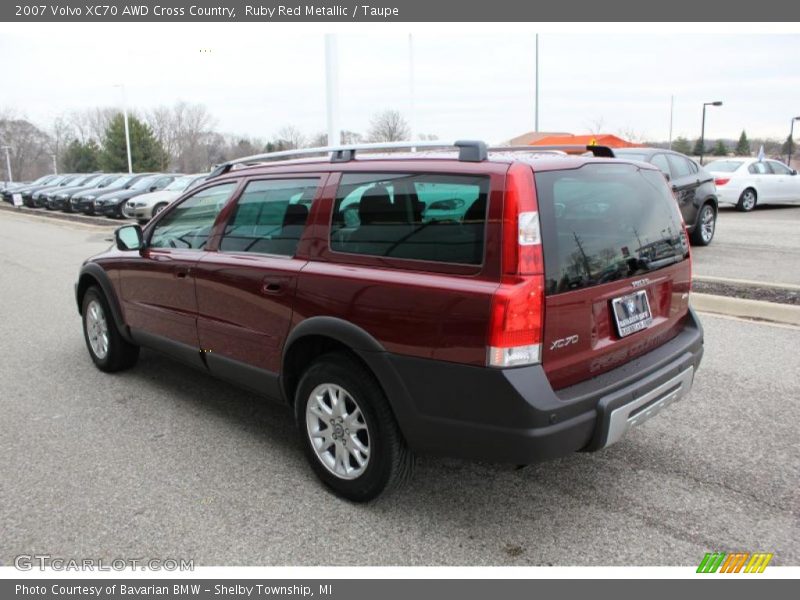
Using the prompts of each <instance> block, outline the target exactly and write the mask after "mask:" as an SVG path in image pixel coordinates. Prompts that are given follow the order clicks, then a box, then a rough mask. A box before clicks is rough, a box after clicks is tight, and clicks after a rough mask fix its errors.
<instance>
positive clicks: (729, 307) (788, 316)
mask: <svg viewBox="0 0 800 600" xmlns="http://www.w3.org/2000/svg"><path fill="white" fill-rule="evenodd" d="M759 285H760V284H759ZM689 302H690V303H691V305H692V307H693V308H694V309H695V310H698V311H700V312H707V313H716V314H721V315H729V316H732V317H742V318H745V319H758V320H761V321H771V322H773V323H784V324H786V325H796V326H800V306H795V305H792V304H778V303H777V302H764V301H763V300H745V299H743V298H730V297H728V296H715V295H713V294H699V293H697V292H692V293H691V295H690V296H689Z"/></svg>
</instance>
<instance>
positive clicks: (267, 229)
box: [219, 178, 319, 256]
mask: <svg viewBox="0 0 800 600" xmlns="http://www.w3.org/2000/svg"><path fill="white" fill-rule="evenodd" d="M318 187H319V179H317V178H303V179H265V180H261V181H251V182H250V183H248V184H247V187H246V188H245V189H244V192H242V195H241V197H240V198H239V200H238V202H237V203H236V211H235V212H234V214H233V217H231V219H230V221H229V222H228V224H227V226H226V227H225V232H224V234H223V236H222V241H221V242H220V246H219V248H220V250H221V251H223V252H257V253H260V254H278V255H281V256H294V254H295V252H296V251H297V246H298V244H299V243H300V237H301V236H302V234H303V230H304V229H305V226H306V221H307V220H308V214H309V211H310V209H311V202H312V201H313V200H314V195H315V194H316V191H317V188H318Z"/></svg>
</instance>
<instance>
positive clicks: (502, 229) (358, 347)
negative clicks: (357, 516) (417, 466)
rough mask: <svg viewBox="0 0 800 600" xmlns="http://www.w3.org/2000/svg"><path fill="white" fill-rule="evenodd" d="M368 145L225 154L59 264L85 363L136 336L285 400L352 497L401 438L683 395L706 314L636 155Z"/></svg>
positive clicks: (379, 472) (663, 188)
mask: <svg viewBox="0 0 800 600" xmlns="http://www.w3.org/2000/svg"><path fill="white" fill-rule="evenodd" d="M375 146H376V145H364V146H358V147H341V148H332V149H330V148H329V149H317V150H316V156H311V155H312V154H313V152H314V151H310V150H306V151H289V152H281V153H273V154H269V155H261V156H255V157H250V158H247V159H240V160H238V161H235V162H234V163H227V164H224V165H221V166H220V167H218V168H217V169H216V170H215V171H214V172H212V174H211V175H210V176H209V177H208V179H207V180H206V181H205V182H203V184H202V185H201V186H198V187H196V188H194V189H192V190H190V191H189V192H187V193H185V194H184V196H183V197H182V198H179V199H178V200H177V201H175V202H174V203H173V204H171V205H170V206H169V207H168V208H166V209H165V210H164V211H163V212H161V213H160V214H158V215H157V216H156V217H154V218H153V220H152V221H151V222H150V223H149V224H148V225H147V227H145V228H144V230H142V229H141V228H139V227H138V226H135V225H131V226H125V227H121V228H120V229H118V230H117V231H116V234H115V235H116V244H115V245H114V247H112V248H111V249H109V250H108V251H106V252H104V253H102V254H100V255H98V256H95V257H93V258H91V259H89V260H88V261H86V262H85V264H84V265H83V267H82V269H81V272H80V277H79V280H78V282H77V284H76V293H77V302H78V309H79V311H80V314H81V316H82V320H83V329H84V334H85V338H86V344H87V347H88V350H89V354H90V356H91V358H92V360H93V361H94V363H95V364H96V365H97V367H98V368H100V369H101V370H103V371H120V370H122V369H127V368H129V367H132V366H133V365H134V363H136V360H137V357H138V355H139V348H140V347H142V346H144V347H147V348H152V349H155V350H160V351H162V352H164V353H166V354H168V355H170V356H172V357H174V358H176V359H179V360H181V361H183V362H185V363H188V364H190V365H193V366H195V367H197V368H198V369H201V370H203V371H206V372H208V373H210V374H212V375H216V376H218V377H221V378H223V379H226V380H229V381H232V382H236V383H238V384H240V385H242V386H244V387H246V388H249V389H251V390H255V391H256V392H258V393H260V394H262V395H263V396H265V397H269V398H272V399H275V400H277V401H280V402H284V403H286V404H288V405H290V406H291V407H292V408H293V410H294V413H295V415H296V420H297V426H298V430H299V435H300V439H301V440H302V445H303V448H304V450H305V453H306V455H307V457H308V461H309V463H310V465H311V467H312V468H313V470H314V471H315V472H316V474H317V475H318V477H319V478H320V479H321V480H322V481H323V482H324V483H325V484H326V485H327V486H328V487H330V488H331V489H332V490H334V491H335V492H336V493H337V494H339V495H341V496H343V497H345V498H348V499H350V500H355V501H366V500H370V499H372V498H374V497H376V496H378V495H379V494H380V493H381V492H383V491H384V490H386V489H389V488H391V487H393V486H396V485H397V484H399V483H402V482H403V481H405V480H407V479H408V478H409V477H410V475H411V472H412V467H413V462H414V458H413V457H414V455H415V454H418V453H428V454H434V455H445V456H454V457H463V458H470V459H480V460H490V461H497V462H509V463H515V464H528V463H531V462H535V461H540V460H543V459H549V458H553V457H558V456H563V455H566V454H569V453H572V452H575V451H578V450H599V449H601V448H605V447H607V446H609V445H610V444H613V443H614V442H616V441H617V440H619V439H620V437H622V436H623V434H624V433H625V432H626V430H628V429H629V428H630V427H631V426H634V425H636V424H638V423H641V422H642V421H644V420H645V419H647V418H648V417H650V416H652V415H653V414H655V413H656V412H658V411H659V410H660V409H661V408H662V407H664V406H666V405H667V404H670V403H672V402H674V401H675V400H677V399H679V398H681V397H682V396H683V395H685V394H686V393H687V392H688V390H689V389H690V387H691V385H692V382H693V378H694V375H695V372H696V371H697V368H698V366H699V363H700V360H701V357H702V354H703V333H702V329H701V326H700V324H699V322H698V320H697V316H696V315H695V313H694V312H693V311H692V309H691V308H690V307H689V291H690V287H691V259H690V250H689V243H688V239H687V236H686V230H685V227H684V224H683V221H682V220H681V215H680V213H679V210H678V207H677V205H676V202H675V199H674V198H673V197H672V195H671V193H670V190H669V188H668V186H667V184H666V182H665V180H664V177H663V176H662V175H661V173H660V172H659V171H658V170H657V169H656V168H655V167H651V166H649V165H646V164H644V163H638V162H631V161H625V160H622V159H607V158H594V157H593V156H588V155H585V156H584V155H580V154H578V155H568V154H566V153H564V152H563V151H558V150H555V149H552V150H547V149H544V150H542V149H536V150H532V149H530V148H528V149H526V150H525V151H520V150H519V149H508V148H506V149H502V150H501V149H498V150H496V151H495V150H490V149H487V147H486V145H485V144H484V143H482V142H472V141H469V142H456V143H455V144H453V145H445V144H443V143H441V142H420V143H414V144H405V145H403V144H389V145H388V148H387V145H384V146H382V148H383V149H384V150H386V149H391V150H392V151H393V152H389V153H387V152H384V153H377V150H380V148H376V147H375ZM410 146H415V147H417V148H416V150H417V152H407V153H398V152H396V150H398V149H400V148H409V147H410ZM433 146H438V148H437V149H434V148H433ZM444 146H447V148H444ZM454 148H455V150H456V151H453V150H454ZM420 149H424V150H425V151H424V152H419V150H420ZM583 150H586V149H585V148H584V149H583ZM590 150H591V151H592V152H594V153H595V154H598V155H602V150H603V149H602V147H593V148H591V149H590ZM302 154H308V155H309V156H310V157H309V156H306V157H305V158H301V155H302Z"/></svg>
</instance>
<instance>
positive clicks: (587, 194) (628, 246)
mask: <svg viewBox="0 0 800 600" xmlns="http://www.w3.org/2000/svg"><path fill="white" fill-rule="evenodd" d="M536 193H537V197H538V199H539V208H540V211H541V214H542V220H543V222H542V237H543V240H544V244H545V247H544V251H545V252H544V255H545V261H546V263H545V277H546V288H547V293H548V294H558V293H561V292H567V291H570V290H575V289H579V288H585V287H590V286H593V285H599V284H601V283H606V282H609V281H615V280H617V279H624V278H628V277H634V276H638V275H641V274H643V273H648V272H650V271H654V270H656V269H660V268H662V267H666V266H668V265H671V264H673V263H676V262H679V261H681V260H683V259H684V258H688V256H689V245H688V240H687V239H686V236H685V234H684V230H683V224H682V222H681V216H680V213H679V212H678V206H677V204H676V202H675V199H674V198H673V197H672V194H671V192H670V189H669V187H668V186H667V185H666V183H665V181H664V177H663V175H662V174H661V173H660V172H659V171H655V170H652V169H640V168H638V167H635V166H633V165H626V164H621V163H611V164H608V165H600V164H588V165H584V166H583V167H581V168H579V169H570V170H563V171H542V172H540V173H537V174H536Z"/></svg>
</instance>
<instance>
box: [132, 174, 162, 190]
mask: <svg viewBox="0 0 800 600" xmlns="http://www.w3.org/2000/svg"><path fill="white" fill-rule="evenodd" d="M158 178H159V176H158V175H148V176H147V177H142V178H141V179H140V180H139V181H137V182H136V183H134V184H133V185H132V186H131V189H132V190H146V189H147V188H149V187H150V186H151V185H153V184H154V183H155V182H156V179H158Z"/></svg>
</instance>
